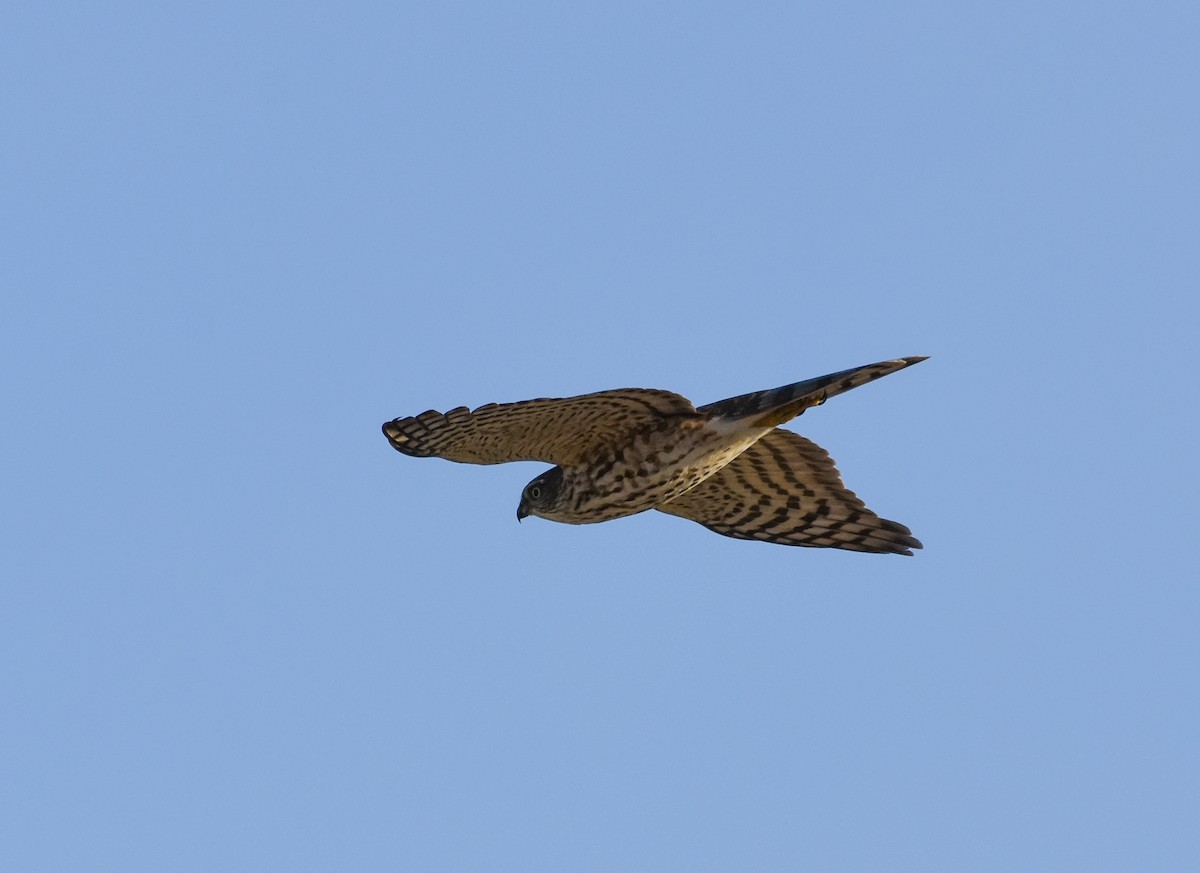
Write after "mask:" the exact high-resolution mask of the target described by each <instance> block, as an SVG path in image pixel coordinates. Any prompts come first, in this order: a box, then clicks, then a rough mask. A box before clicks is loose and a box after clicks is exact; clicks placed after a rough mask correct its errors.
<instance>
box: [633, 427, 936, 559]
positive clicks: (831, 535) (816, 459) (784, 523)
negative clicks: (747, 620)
mask: <svg viewBox="0 0 1200 873" xmlns="http://www.w3.org/2000/svg"><path fill="white" fill-rule="evenodd" d="M655 508H656V509H659V510H661V511H662V512H666V513H669V514H671V515H678V516H680V517H681V518H689V519H691V520H692V521H697V522H699V523H700V524H702V525H704V526H705V527H707V528H708V529H709V530H712V531H715V532H716V533H719V534H723V535H725V536H727V537H736V538H737V539H744V540H762V541H764V542H769V543H782V544H783V545H787V546H817V547H827V548H834V549H850V550H851V551H855V552H891V553H894V554H899V555H911V554H912V551H911V549H919V548H921V543H920V541H919V540H917V539H916V538H915V537H914V536H913V535H912V531H910V530H909V529H908V528H907V527H905V526H904V525H902V524H900V523H899V522H896V521H889V520H888V519H886V518H880V517H879V516H878V515H876V514H875V513H873V512H872V511H871V510H869V509H867V507H866V505H865V504H864V503H863V502H862V501H861V500H859V499H858V498H857V497H856V496H855V495H854V492H853V491H849V490H847V489H846V486H845V485H843V484H842V479H841V477H840V476H839V475H838V471H837V467H835V466H834V464H833V459H832V458H830V457H829V454H828V453H827V452H826V451H825V450H824V449H822V448H821V447H820V446H818V445H817V444H816V443H814V442H812V441H810V440H806V439H805V438H804V437H802V436H800V435H799V434H797V433H793V432H792V431H788V430H773V431H771V432H770V433H768V434H767V435H766V436H765V437H763V438H762V439H761V440H759V441H758V442H756V443H755V444H754V445H752V446H751V447H750V448H748V449H746V451H744V452H743V453H742V454H740V455H738V456H737V457H736V458H734V459H733V460H732V461H731V462H730V463H729V464H727V465H726V466H724V467H722V468H721V469H720V470H718V471H717V472H716V473H714V474H713V475H711V476H709V477H708V478H707V479H705V480H704V481H702V482H701V483H700V484H699V485H696V486H695V487H694V488H691V489H689V490H688V491H685V492H684V493H683V494H681V495H680V496H679V497H676V498H675V499H674V500H672V501H670V502H669V503H664V504H662V505H660V506H657V507H655Z"/></svg>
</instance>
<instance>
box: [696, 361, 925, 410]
mask: <svg viewBox="0 0 1200 873" xmlns="http://www.w3.org/2000/svg"><path fill="white" fill-rule="evenodd" d="M924 360H927V358H925V357H923V356H920V355H916V356H913V357H910V358H897V359H896V360H894V361H880V362H879V363H878V364H867V365H866V366H864V367H854V368H852V369H849V370H842V371H840V372H838V373H830V374H829V375H828V376H818V377H817V378H815V379H806V380H804V381H803V382H793V383H792V384H791V385H784V386H783V387H782V388H771V389H768V390H766V391H755V392H753V393H750V394H742V395H740V396H738V397H730V398H729V399H728V400H718V401H717V402H716V403H709V404H706V405H704V406H701V407H700V408H699V409H698V410H696V411H697V412H700V413H702V414H704V415H707V416H709V417H710V418H747V417H752V416H754V417H756V418H755V424H758V425H760V426H762V427H777V426H778V425H781V424H783V423H784V422H786V421H791V420H792V419H793V418H795V417H796V416H797V415H800V414H801V413H802V412H804V410H806V409H808V408H809V407H812V406H820V405H821V404H822V403H824V402H825V401H826V400H828V399H829V398H830V397H836V396H837V395H838V394H844V393H846V392H847V391H850V390H852V389H854V388H857V387H859V386H860V385H866V384H867V383H868V382H874V381H875V380H876V379H882V378H883V377H884V376H886V375H888V374H889V373H895V372H896V371H897V370H903V369H904V368H905V367H911V366H912V365H913V364H919V363H921V361H924Z"/></svg>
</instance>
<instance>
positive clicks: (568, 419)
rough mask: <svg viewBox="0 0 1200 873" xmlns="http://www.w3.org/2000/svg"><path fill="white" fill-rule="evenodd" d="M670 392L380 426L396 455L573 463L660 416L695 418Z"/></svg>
mask: <svg viewBox="0 0 1200 873" xmlns="http://www.w3.org/2000/svg"><path fill="white" fill-rule="evenodd" d="M695 414H696V409H695V407H693V406H692V404H691V402H690V401H688V400H687V399H686V398H684V397H680V396H679V395H678V394H673V393H672V392H670V391H658V390H654V389H649V388H622V389H618V390H616V391H600V392H597V393H596V394H583V395H580V396H579V397H553V398H551V397H543V398H540V399H538V400H524V401H521V402H519V403H489V404H487V405H486V406H481V407H479V408H478V409H476V410H474V411H472V410H469V409H467V407H465V406H460V407H458V408H457V409H451V410H450V411H449V412H436V411H434V410H432V409H431V410H429V411H428V412H422V413H421V414H420V415H415V416H410V417H409V418H397V419H395V420H394V421H389V422H387V423H386V424H384V426H383V433H384V436H386V437H387V438H388V441H389V442H390V443H391V444H392V447H393V448H395V449H396V450H397V451H400V452H403V453H404V454H406V455H413V456H415V457H418V458H429V457H436V458H445V459H447V460H449V461H459V462H460V463H464V464H501V463H504V462H505V461H545V462H547V463H550V464H577V463H579V462H580V461H582V460H583V458H584V457H585V456H586V455H587V454H588V452H590V451H591V450H593V449H594V448H595V447H596V446H599V445H605V444H614V443H620V442H622V441H624V440H626V439H629V438H630V437H631V436H632V435H633V433H634V432H635V431H637V430H640V429H642V428H644V427H649V426H653V425H655V424H658V423H661V422H662V421H663V419H664V418H667V417H670V416H678V415H693V416H694V415H695Z"/></svg>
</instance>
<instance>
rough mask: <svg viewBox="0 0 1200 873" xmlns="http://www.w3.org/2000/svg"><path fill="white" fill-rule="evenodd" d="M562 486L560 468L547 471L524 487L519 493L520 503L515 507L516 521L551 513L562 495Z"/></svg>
mask: <svg viewBox="0 0 1200 873" xmlns="http://www.w3.org/2000/svg"><path fill="white" fill-rule="evenodd" d="M562 485H563V471H562V467H555V468H554V469H553V470H547V471H546V472H545V473H543V474H542V475H540V476H538V477H537V478H536V479H534V480H533V481H532V482H530V483H529V484H528V485H526V486H525V490H523V491H522V492H521V502H520V504H518V505H517V521H520V520H521V519H523V518H525V517H527V516H530V515H540V516H543V517H545V516H547V515H548V514H549V513H551V512H553V511H554V508H555V506H556V505H557V504H558V499H559V497H560V496H561V495H562V490H563V489H562Z"/></svg>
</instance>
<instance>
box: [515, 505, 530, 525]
mask: <svg viewBox="0 0 1200 873" xmlns="http://www.w3.org/2000/svg"><path fill="white" fill-rule="evenodd" d="M528 517H529V510H528V509H526V508H525V501H524V500H522V501H521V503H520V505H518V506H517V521H520V520H521V519H523V518H528Z"/></svg>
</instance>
